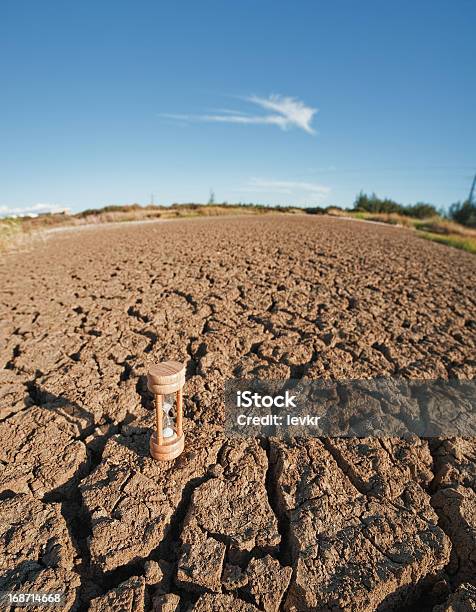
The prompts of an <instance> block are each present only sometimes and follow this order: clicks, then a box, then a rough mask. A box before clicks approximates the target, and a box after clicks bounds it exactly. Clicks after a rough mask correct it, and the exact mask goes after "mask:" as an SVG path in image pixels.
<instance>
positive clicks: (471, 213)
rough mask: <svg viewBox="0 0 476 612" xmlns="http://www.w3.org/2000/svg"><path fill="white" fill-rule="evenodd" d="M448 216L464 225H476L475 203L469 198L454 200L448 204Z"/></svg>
mask: <svg viewBox="0 0 476 612" xmlns="http://www.w3.org/2000/svg"><path fill="white" fill-rule="evenodd" d="M449 217H450V219H452V220H453V221H456V222H457V223H461V225H466V227H476V204H474V202H470V201H469V200H466V201H465V202H455V203H454V204H452V205H451V206H450V211H449Z"/></svg>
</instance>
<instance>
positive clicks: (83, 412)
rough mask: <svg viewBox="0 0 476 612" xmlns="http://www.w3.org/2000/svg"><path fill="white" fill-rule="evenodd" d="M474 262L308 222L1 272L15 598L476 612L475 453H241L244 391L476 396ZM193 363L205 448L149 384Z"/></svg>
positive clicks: (394, 449) (39, 256)
mask: <svg viewBox="0 0 476 612" xmlns="http://www.w3.org/2000/svg"><path fill="white" fill-rule="evenodd" d="M475 273H476V258H475V257H474V256H473V255H470V254H467V253H463V252H461V251H455V250H452V249H449V248H447V247H445V246H442V245H437V244H433V243H429V242H425V241H423V240H420V239H418V238H417V237H416V236H415V235H414V234H413V233H411V232H409V231H406V230H402V229H396V228H392V227H384V226H380V225H372V224H366V223H361V222H355V221H347V220H339V219H330V218H326V217H318V218H314V217H309V216H306V217H304V216H292V217H291V216H290V217H286V216H271V215H270V216H265V217H252V218H250V217H248V218H237V217H235V218H221V219H195V220H181V221H171V222H166V223H159V224H147V225H142V226H141V225H135V226H127V225H124V226H121V227H117V226H114V227H107V226H103V227H101V228H98V229H91V230H83V231H81V232H69V231H68V232H64V233H58V234H55V235H50V236H48V239H47V240H45V241H44V242H43V243H41V242H36V243H35V245H34V248H32V250H30V251H29V252H23V253H10V254H6V255H5V257H4V260H3V264H2V266H1V268H0V279H1V280H0V282H1V288H2V290H1V304H0V307H1V319H0V333H1V336H2V343H1V344H0V361H1V365H2V367H3V368H4V369H3V370H2V371H1V372H0V382H1V391H0V420H1V422H0V439H1V442H2V445H1V456H0V459H1V465H0V517H1V520H0V558H2V564H3V565H2V569H3V576H2V577H1V578H0V590H11V589H22V590H42V589H43V590H55V589H58V588H59V586H60V585H64V588H65V589H66V590H67V593H68V595H67V598H66V603H67V605H66V609H83V610H86V609H91V610H103V609H111V610H131V612H132V611H133V610H134V611H136V610H157V611H159V610H162V611H164V612H165V611H167V612H173V611H176V610H186V609H193V610H196V611H197V610H199V611H209V610H223V611H225V610H226V611H228V610H249V611H252V610H265V611H268V610H269V611H271V610H279V609H285V610H293V609H294V610H356V611H357V610H358V611H370V610H377V609H379V610H401V609H414V610H424V609H428V610H429V609H431V608H432V607H433V606H439V607H437V608H436V609H437V610H456V609H460V608H458V606H460V605H461V606H462V607H461V609H465V610H466V609H467V610H473V609H475V607H474V606H475V605H476V604H475V595H474V594H475V590H474V586H472V585H474V584H475V578H474V576H475V567H476V566H475V563H476V538H475V535H474V534H475V532H476V517H475V513H474V507H475V492H474V489H476V487H475V474H476V441H475V440H474V439H468V440H462V439H452V440H442V439H440V440H430V441H427V440H420V439H413V440H407V441H403V440H399V439H385V440H377V439H362V440H339V439H323V440H318V439H314V440H309V441H308V442H307V443H303V442H302V441H295V442H281V441H277V440H260V441H254V440H232V439H227V437H226V435H225V434H224V433H223V430H222V427H221V425H222V421H223V382H224V380H225V379H226V378H227V377H231V376H243V377H245V376H248V377H255V376H258V377H269V378H273V377H274V378H284V377H295V378H296V377H297V378H299V377H302V376H307V377H310V378H319V377H325V378H338V377H348V378H357V377H365V378H368V377H371V376H381V375H391V374H399V375H401V376H406V377H410V378H432V377H443V378H448V377H456V378H474V376H475V372H476V360H475V355H476V295H475V290H474V278H475ZM166 358H173V359H183V360H186V361H187V386H186V398H185V416H186V418H185V430H186V436H187V439H186V449H185V452H184V454H183V455H182V456H181V457H180V458H179V459H177V460H176V462H174V463H173V464H171V465H168V464H161V463H157V462H154V461H153V460H152V459H151V458H150V457H149V455H148V436H149V432H150V427H152V425H153V415H152V411H151V406H150V397H149V396H148V394H147V390H146V383H145V373H146V371H147V367H148V365H150V364H152V363H155V362H157V361H161V360H164V359H166Z"/></svg>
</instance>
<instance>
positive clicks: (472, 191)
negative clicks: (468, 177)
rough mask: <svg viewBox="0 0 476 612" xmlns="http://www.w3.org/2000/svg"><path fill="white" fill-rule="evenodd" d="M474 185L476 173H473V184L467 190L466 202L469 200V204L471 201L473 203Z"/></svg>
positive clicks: (475, 183) (475, 185)
mask: <svg viewBox="0 0 476 612" xmlns="http://www.w3.org/2000/svg"><path fill="white" fill-rule="evenodd" d="M475 187H476V173H475V175H474V178H473V184H472V185H471V190H470V192H469V197H468V202H469V203H470V204H472V203H473V196H474V189H475Z"/></svg>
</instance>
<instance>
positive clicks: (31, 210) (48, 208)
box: [0, 204, 68, 217]
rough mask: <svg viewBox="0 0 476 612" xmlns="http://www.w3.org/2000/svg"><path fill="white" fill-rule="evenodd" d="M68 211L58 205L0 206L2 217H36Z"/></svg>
mask: <svg viewBox="0 0 476 612" xmlns="http://www.w3.org/2000/svg"><path fill="white" fill-rule="evenodd" d="M67 210H68V209H67V208H65V207H64V206H60V205H58V204H33V206H26V207H15V206H5V205H0V217H10V216H11V217H13V216H18V217H20V216H28V215H30V216H35V215H39V214H41V213H59V212H64V211H67Z"/></svg>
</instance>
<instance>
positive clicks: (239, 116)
mask: <svg viewBox="0 0 476 612" xmlns="http://www.w3.org/2000/svg"><path fill="white" fill-rule="evenodd" d="M243 99H244V100H246V101H247V102H251V103H252V104H254V105H256V106H259V107H261V108H262V109H264V110H266V111H272V112H271V113H268V114H261V115H257V114H250V113H246V112H244V111H240V110H230V109H221V110H219V111H216V112H214V113H210V114H198V115H193V114H177V113H161V114H160V116H161V117H164V118H166V119H174V120H177V121H186V122H195V121H205V122H211V123H235V124H241V125H276V126H277V127H279V128H281V129H282V130H288V129H290V128H293V127H296V128H299V129H301V130H304V131H305V132H307V133H308V134H315V130H314V128H313V127H312V125H311V123H312V120H313V118H314V115H315V114H316V113H317V108H312V107H311V106H307V105H306V104H304V102H301V101H300V100H298V99H296V98H291V97H289V96H280V95H277V94H273V95H271V96H269V97H268V98H261V97H259V96H250V97H247V98H243Z"/></svg>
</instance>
